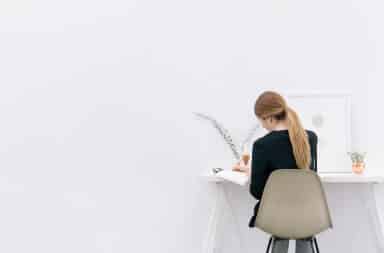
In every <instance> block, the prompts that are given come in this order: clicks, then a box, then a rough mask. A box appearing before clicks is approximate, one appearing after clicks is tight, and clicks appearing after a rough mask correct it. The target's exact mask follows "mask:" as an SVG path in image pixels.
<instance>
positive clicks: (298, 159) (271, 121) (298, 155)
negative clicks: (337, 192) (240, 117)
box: [249, 91, 317, 253]
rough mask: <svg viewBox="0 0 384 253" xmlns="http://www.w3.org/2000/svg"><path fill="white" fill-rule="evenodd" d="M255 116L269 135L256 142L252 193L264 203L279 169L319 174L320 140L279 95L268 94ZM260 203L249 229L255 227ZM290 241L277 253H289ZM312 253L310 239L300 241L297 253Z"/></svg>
mask: <svg viewBox="0 0 384 253" xmlns="http://www.w3.org/2000/svg"><path fill="white" fill-rule="evenodd" d="M255 114H256V116H257V118H258V119H259V121H260V122H261V124H262V126H263V127H264V128H265V129H267V130H268V131H269V133H268V134H266V135H265V136H264V137H262V138H260V139H258V140H256V141H255V142H254V144H253V148H252V160H251V167H252V168H251V183H250V192H251V194H252V196H253V197H255V198H256V199H257V200H260V199H261V197H262V194H263V190H264V186H265V184H266V181H267V179H268V177H269V175H270V174H271V173H272V171H274V170H277V169H289V168H292V169H303V170H307V169H312V170H314V171H317V165H316V160H317V154H316V153H317V136H316V134H315V133H314V132H312V131H308V130H305V129H303V127H302V125H301V123H300V120H299V118H298V116H297V114H296V113H295V111H294V110H293V109H291V108H289V107H288V106H287V103H286V102H285V100H284V98H283V97H282V96H281V95H279V94H278V93H276V92H272V91H267V92H264V93H263V94H262V95H261V96H260V97H259V98H258V99H257V101H256V103H255ZM258 208H259V202H258V203H257V204H256V206H255V208H254V215H253V216H252V218H251V220H250V221H249V227H254V226H255V219H256V215H257V211H258ZM288 244H289V241H288V240H285V239H281V238H277V240H276V241H275V244H274V247H273V249H272V252H273V253H286V252H288ZM307 252H311V245H310V241H309V240H308V239H303V240H297V241H296V253H307Z"/></svg>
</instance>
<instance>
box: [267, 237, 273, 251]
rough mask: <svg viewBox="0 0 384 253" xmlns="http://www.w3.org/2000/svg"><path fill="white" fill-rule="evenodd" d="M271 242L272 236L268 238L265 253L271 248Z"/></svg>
mask: <svg viewBox="0 0 384 253" xmlns="http://www.w3.org/2000/svg"><path fill="white" fill-rule="evenodd" d="M272 240H273V236H271V238H269V242H268V246H267V251H266V253H269V249H270V248H271V244H272Z"/></svg>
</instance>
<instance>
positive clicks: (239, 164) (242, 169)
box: [232, 162, 249, 175]
mask: <svg viewBox="0 0 384 253" xmlns="http://www.w3.org/2000/svg"><path fill="white" fill-rule="evenodd" d="M232 170H233V171H238V172H243V173H245V174H247V175H249V167H248V166H246V165H244V163H242V162H237V163H236V164H235V165H234V166H233V167H232Z"/></svg>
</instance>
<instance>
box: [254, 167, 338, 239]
mask: <svg viewBox="0 0 384 253" xmlns="http://www.w3.org/2000/svg"><path fill="white" fill-rule="evenodd" d="M255 224H256V227H258V228H260V229H261V230H263V231H265V232H267V233H269V234H271V235H274V236H277V237H281V238H287V239H303V238H307V237H311V236H315V235H316V234H318V233H320V232H322V231H324V230H326V229H328V228H332V221H331V216H330V213H329V208H328V204H327V200H326V197H325V193H324V189H323V187H322V184H321V181H320V178H319V176H318V175H317V174H316V173H315V172H313V171H311V170H302V169H279V170H275V171H274V172H272V173H271V175H270V176H269V178H268V180H267V183H266V185H265V188H264V192H263V196H262V199H261V203H260V207H259V210H258V213H257V216H256V222H255Z"/></svg>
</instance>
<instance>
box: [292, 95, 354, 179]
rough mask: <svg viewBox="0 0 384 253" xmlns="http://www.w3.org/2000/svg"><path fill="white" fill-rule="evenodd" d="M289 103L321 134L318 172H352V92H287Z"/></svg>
mask: <svg viewBox="0 0 384 253" xmlns="http://www.w3.org/2000/svg"><path fill="white" fill-rule="evenodd" d="M285 97H286V98H287V102H288V105H289V106H290V107H292V108H293V109H294V110H295V111H296V112H297V113H298V114H299V116H300V119H301V123H302V124H303V126H304V128H306V129H308V130H312V131H314V132H315V133H316V134H317V136H318V163H317V167H318V171H319V172H320V173H321V172H323V173H327V172H334V173H340V172H350V171H351V164H350V159H349V157H348V155H347V152H349V151H350V149H351V95H350V94H349V93H324V92H321V93H320V92H318V93H288V94H286V95H285Z"/></svg>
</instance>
